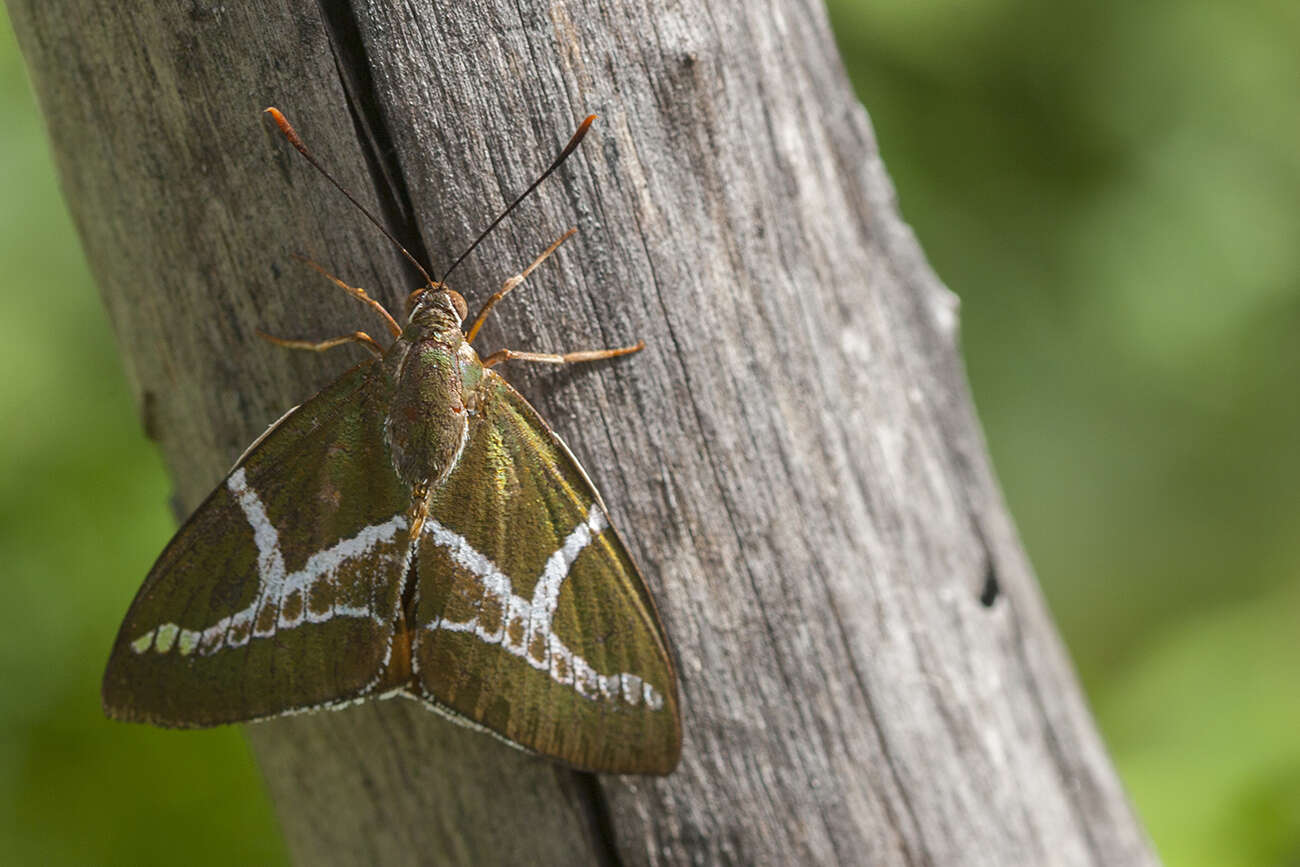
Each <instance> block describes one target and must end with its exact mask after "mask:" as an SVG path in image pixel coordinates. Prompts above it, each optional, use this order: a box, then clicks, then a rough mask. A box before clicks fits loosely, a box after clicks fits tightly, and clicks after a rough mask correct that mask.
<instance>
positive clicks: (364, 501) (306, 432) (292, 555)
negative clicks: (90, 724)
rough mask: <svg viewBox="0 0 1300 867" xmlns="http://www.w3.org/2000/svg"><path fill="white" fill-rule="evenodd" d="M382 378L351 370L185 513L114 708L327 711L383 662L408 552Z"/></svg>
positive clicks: (206, 713) (131, 639)
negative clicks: (389, 445)
mask: <svg viewBox="0 0 1300 867" xmlns="http://www.w3.org/2000/svg"><path fill="white" fill-rule="evenodd" d="M387 395H388V386H387V385H386V383H385V380H384V377H383V374H382V370H381V369H380V367H379V365H378V364H377V363H375V362H367V363H364V364H361V365H359V366H358V367H356V368H353V369H352V370H351V371H349V372H348V373H346V374H344V375H343V376H342V377H341V378H340V379H339V380H338V381H337V382H335V383H334V384H333V385H331V386H329V387H328V388H326V389H325V390H323V391H322V392H320V393H319V394H318V395H316V396H315V397H314V398H312V399H311V400H309V401H308V402H306V403H304V404H303V405H302V406H301V407H299V408H298V409H297V410H296V411H294V412H292V413H291V414H290V415H288V416H287V417H286V418H285V419H283V420H282V421H281V422H280V424H279V425H278V426H277V427H276V428H275V429H274V430H272V431H271V432H270V433H269V434H268V435H266V437H265V438H264V439H263V440H262V441H261V442H260V443H258V444H257V445H256V446H255V447H254V448H253V449H252V450H251V451H250V452H249V454H248V455H246V456H245V458H244V459H243V460H242V461H241V463H240V464H239V465H238V466H237V467H236V468H235V470H234V471H233V472H232V473H231V475H230V476H229V478H227V479H226V481H225V482H224V483H223V484H222V485H220V486H219V487H218V488H217V489H216V490H215V491H213V492H212V494H211V495H210V496H209V497H208V498H207V500H206V501H204V503H203V505H202V506H200V507H199V509H198V511H196V512H195V513H194V515H193V516H191V518H190V519H189V521H187V522H186V524H185V525H184V526H183V527H182V528H181V530H180V532H178V533H177V534H176V536H175V538H173V539H172V541H171V543H170V544H169V545H168V546H167V548H166V550H165V551H163V553H162V556H161V557H159V559H158V562H157V563H156V564H155V565H154V567H153V569H152V571H150V573H149V576H148V578H146V580H145V582H144V585H143V586H142V587H141V588H140V592H139V593H138V594H137V595H136V598H135V601H134V602H133V603H132V604H131V608H130V611H129V612H128V613H127V615H126V619H125V621H123V624H122V628H121V631H120V632H119V634H118V637H117V642H116V644H115V645H114V647H113V652H112V656H111V657H110V659H109V664H108V670H107V671H106V672H105V675H104V685H103V698H104V708H105V711H106V712H107V713H108V715H109V716H112V717H115V718H118V719H124V720H131V721H137V722H149V723H154V724H156V725H164V726H184V727H197V726H209V725H217V724H220V723H226V722H236V721H245V720H250V719H258V718H264V717H269V716H276V715H279V714H282V713H287V712H292V711H295V710H305V709H309V708H313V707H320V706H328V705H332V704H337V703H341V702H345V701H347V700H349V699H353V698H357V697H359V696H363V695H365V694H366V693H367V692H369V691H370V690H371V689H373V687H374V686H375V684H376V683H377V682H378V681H379V679H380V678H381V676H382V675H383V673H384V669H385V667H386V665H387V662H388V658H389V655H390V653H391V647H392V641H393V631H394V624H395V622H396V621H397V615H398V610H399V608H400V605H401V594H402V580H403V577H404V573H405V571H406V568H407V565H408V563H409V556H408V550H409V548H410V544H409V541H408V539H409V533H408V532H407V520H408V519H407V515H406V509H407V506H408V504H409V502H410V491H409V490H408V489H406V488H405V487H404V486H403V485H402V483H401V482H400V481H399V479H398V477H397V474H396V473H395V472H394V470H393V468H392V465H391V463H390V461H389V459H388V455H387V449H386V447H385V445H384V437H383V408H384V406H385V405H386V402H387Z"/></svg>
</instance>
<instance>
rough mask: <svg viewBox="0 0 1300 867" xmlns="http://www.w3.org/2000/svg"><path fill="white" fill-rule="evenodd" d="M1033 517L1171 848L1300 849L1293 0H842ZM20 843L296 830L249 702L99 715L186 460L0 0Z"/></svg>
mask: <svg viewBox="0 0 1300 867" xmlns="http://www.w3.org/2000/svg"><path fill="white" fill-rule="evenodd" d="M831 12H832V18H833V23H834V25H835V29H836V34H837V37H838V39H839V40H840V45H841V49H842V51H843V54H844V58H845V62H846V65H847V66H848V69H849V72H850V74H851V75H852V77H853V80H854V83H855V85H856V87H857V88H858V92H859V94H860V95H861V97H862V99H863V102H864V103H865V104H866V105H867V106H868V107H869V108H870V110H871V115H872V120H873V122H874V124H875V127H876V131H877V135H878V137H879V139H880V143H881V148H882V151H883V153H884V156H885V160H886V163H887V165H888V166H889V169H890V171H891V174H892V175H893V178H894V180H895V183H896V184H897V186H898V188H899V194H900V199H901V203H902V207H903V211H904V214H905V216H906V217H907V218H908V220H909V221H910V222H911V223H912V225H913V226H914V227H915V228H916V230H917V233H918V235H919V236H920V238H921V239H922V242H923V244H924V245H925V248H926V250H927V253H928V254H929V256H930V258H931V261H932V262H933V263H934V265H935V267H936V269H937V270H938V271H939V273H940V274H941V276H943V277H944V279H945V280H946V281H947V283H948V285H949V286H950V287H952V288H953V290H954V291H956V292H957V293H958V294H959V295H961V297H962V300H963V314H962V318H963V334H964V337H963V339H964V345H965V351H966V358H967V364H968V368H969V371H970V378H971V381H972V385H973V388H974V391H975V394H976V399H977V401H978V403H979V407H980V412H981V417H982V419H983V422H984V425H985V429H986V431H987V434H988V439H989V446H990V449H991V450H992V453H993V455H994V459H995V461H996V463H997V467H998V471H999V475H1000V477H1001V480H1002V483H1003V485H1004V487H1005V490H1006V494H1007V498H1008V500H1009V502H1010V504H1011V508H1012V511H1013V513H1014V514H1015V515H1016V516H1017V519H1018V521H1019V523H1020V527H1021V530H1022V532H1023V535H1024V539H1025V544H1026V545H1027V547H1028V549H1029V551H1030V554H1031V555H1032V557H1033V559H1034V562H1035V564H1036V566H1037V569H1038V572H1039V576H1040V578H1041V580H1042V583H1043V586H1044V589H1045V591H1046V593H1047V595H1048V597H1049V599H1050V601H1051V603H1052V607H1053V610H1054V612H1055V614H1056V617H1057V619H1058V622H1059V623H1060V625H1061V628H1062V631H1063V633H1064V636H1065V639H1066V641H1067V643H1068V644H1069V646H1070V649H1071V652H1072V653H1073V655H1074V658H1075V660H1076V663H1077V664H1078V666H1079V668H1080V671H1081V673H1082V676H1083V678H1084V681H1085V684H1086V686H1087V688H1088V691H1089V694H1090V696H1091V698H1092V701H1093V704H1094V707H1095V708H1096V710H1097V712H1098V716H1099V720H1100V723H1101V726H1102V729H1103V731H1104V733H1105V735H1106V737H1107V740H1108V743H1109V745H1110V747H1111V750H1112V752H1113V755H1114V757H1115V760H1116V762H1117V764H1118V766H1119V768H1120V772H1121V774H1122V775H1123V777H1124V779H1125V781H1126V783H1127V785H1128V786H1129V789H1130V791H1131V793H1132V795H1133V797H1134V800H1135V801H1136V803H1137V806H1138V809H1139V811H1140V812H1141V813H1142V815H1143V818H1144V819H1145V821H1146V822H1147V824H1148V827H1149V829H1150V831H1151V834H1152V836H1153V837H1154V838H1155V840H1156V843H1157V845H1158V847H1159V848H1160V850H1161V852H1162V854H1163V855H1164V856H1165V857H1166V859H1167V860H1168V861H1169V863H1171V864H1179V865H1216V867H1218V865H1235V864H1241V865H1248V864H1249V865H1261V864H1277V865H1282V864H1295V863H1297V862H1300V737H1298V736H1297V733H1300V691H1298V690H1297V685H1298V684H1300V580H1298V579H1300V533H1297V531H1296V528H1297V526H1300V495H1298V494H1297V492H1300V448H1298V447H1297V446H1300V437H1298V436H1297V433H1298V432H1300V400H1298V399H1297V389H1296V383H1297V380H1298V375H1300V341H1298V340H1297V339H1296V336H1297V334H1298V333H1300V150H1298V149H1297V142H1300V111H1297V107H1298V106H1297V102H1296V98H1295V92H1296V84H1297V82H1300V51H1297V50H1296V47H1295V46H1296V45H1300V7H1298V6H1297V5H1296V4H1295V3H1294V0H1245V2H1237V3H1233V4H1228V3H1210V2H1204V0H1200V2H1197V0H1193V2H1187V0H1151V2H1147V3H1142V4H1131V3H1122V2H1118V0H1101V2H1098V3H1079V2H1076V3H1058V4H1049V3H1030V2H1027V0H960V2H959V0H908V2H905V0H882V2H877V3H867V2H863V0H832V2H831ZM0 117H3V118H4V120H5V123H4V124H3V125H0V188H3V189H4V191H5V196H4V200H3V204H2V205H0V263H3V268H2V269H0V281H3V282H4V284H5V285H4V287H3V291H0V317H3V320H2V321H4V322H5V323H6V326H7V328H6V335H5V340H4V341H3V342H2V343H0V364H2V365H3V366H4V369H7V370H10V371H11V375H10V376H8V377H6V378H5V380H4V381H3V382H2V383H0V419H3V428H0V430H2V431H3V443H4V446H5V448H6V451H7V455H8V459H7V460H6V461H5V462H4V464H3V467H2V468H0V552H3V554H4V556H5V558H6V560H7V564H8V570H7V576H6V577H7V586H8V587H9V588H11V592H12V593H13V594H15V595H11V597H10V600H9V602H8V604H6V605H5V606H3V613H0V683H3V689H0V863H5V864H35V863H40V864H51V865H57V864H94V863H104V864H133V865H146V864H163V863H171V862H174V861H175V860H176V857H177V856H176V853H177V852H181V851H183V852H184V853H185V855H184V860H185V861H186V863H187V864H191V865H201V864H204V863H213V864H216V863H228V862H231V861H236V862H243V863H259V864H260V863H277V862H280V861H282V860H283V858H284V854H283V851H282V847H281V843H280V842H279V840H278V839H277V836H276V831H275V828H274V822H273V820H272V818H271V816H270V810H269V805H268V804H267V801H266V796H265V794H264V791H263V788H262V785H261V781H260V780H259V778H258V775H257V771H256V768H255V767H254V766H253V764H252V762H251V760H250V758H249V756H248V753H247V750H246V748H245V746H244V743H243V740H242V738H241V737H240V734H239V732H238V731H237V730H233V729H231V730H222V731H214V732H204V733H169V732H159V731H153V730H148V729H144V728H140V727H132V726H123V725H115V724H110V723H108V722H105V721H104V720H103V719H102V718H101V714H100V711H99V702H98V678H99V674H100V670H101V666H102V664H103V662H104V659H105V657H106V653H107V648H108V645H109V643H110V641H111V640H112V637H113V635H114V633H115V631H116V628H117V624H118V620H119V618H120V617H121V614H122V613H123V610H124V608H125V605H126V603H127V602H128V601H129V599H130V597H131V595H132V594H133V592H134V590H135V588H136V587H137V586H138V584H139V581H140V580H141V578H142V576H143V575H144V574H145V572H146V570H147V569H148V567H149V565H150V563H151V562H152V558H153V557H154V556H155V555H156V554H157V552H158V550H160V548H161V546H162V544H163V542H164V541H165V540H166V538H167V537H168V536H169V535H170V532H171V530H172V527H173V526H174V525H173V522H172V519H171V516H170V515H169V514H168V510H167V505H166V504H167V497H168V483H167V480H166V478H165V476H164V474H163V471H162V469H161V467H160V465H159V461H158V458H157V455H156V453H155V452H154V450H153V449H152V447H151V446H150V445H149V444H148V443H147V442H146V441H145V439H144V438H143V436H142V434H141V432H140V427H139V424H138V421H137V419H136V418H135V416H134V414H133V411H132V401H131V397H130V394H129V392H128V390H127V388H126V385H125V382H124V381H123V377H122V373H121V367H120V364H119V362H118V361H117V355H116V350H115V347H114V345H113V341H112V338H111V336H110V332H109V329H108V326H107V322H106V320H105V316H104V314H103V311H102V308H101V307H100V305H99V302H98V298H97V296H96V292H95V289H94V287H93V284H92V283H91V280H90V277H89V275H88V273H87V271H86V267H85V263H84V260H83V259H82V257H81V254H80V251H79V247H78V244H77V240H76V237H75V235H74V233H73V231H72V227H71V225H70V222H69V220H68V217H67V215H66V212H65V210H64V207H63V204H62V201H61V199H60V196H59V193H58V189H57V186H56V183H55V181H54V177H53V171H52V168H51V165H50V160H49V156H48V153H47V148H46V143H45V140H44V133H43V130H42V129H41V126H40V122H39V120H38V116H37V113H36V109H35V106H34V105H33V103H32V98H31V95H30V90H29V87H28V85H27V82H26V80H25V77H24V74H23V70H22V64H21V60H20V58H19V56H18V54H17V51H16V48H15V46H14V44H13V40H12V34H11V33H10V31H9V28H8V26H7V21H6V22H3V23H0Z"/></svg>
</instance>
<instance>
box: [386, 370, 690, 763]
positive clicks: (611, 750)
mask: <svg viewBox="0 0 1300 867" xmlns="http://www.w3.org/2000/svg"><path fill="white" fill-rule="evenodd" d="M479 395H480V400H481V402H480V405H479V407H478V410H477V412H476V414H475V416H474V418H473V419H472V421H471V423H470V429H469V437H468V441H467V444H466V446H465V450H464V453H463V454H462V456H461V459H460V462H459V464H458V465H457V467H456V469H455V470H454V471H453V472H452V474H451V476H450V477H449V478H448V480H447V482H446V483H445V484H444V485H443V486H442V488H441V489H440V490H439V491H438V493H437V494H436V496H435V498H434V500H433V502H432V505H431V509H430V514H429V521H428V522H426V525H425V529H424V532H423V533H422V535H421V540H420V544H419V551H418V556H417V563H418V566H417V568H418V576H419V584H418V593H419V596H418V601H417V604H416V607H415V614H416V616H415V618H414V623H413V625H412V633H413V637H412V642H413V651H412V655H413V662H414V665H415V668H416V685H417V688H418V689H419V690H420V691H421V692H422V694H423V697H424V698H425V699H426V700H428V701H430V702H431V703H434V704H436V705H437V706H438V707H439V708H440V709H443V710H447V711H450V712H452V713H453V714H455V715H457V716H460V717H462V718H464V719H467V720H469V721H472V722H474V723H477V724H479V725H482V726H486V727H487V728H489V729H491V730H493V731H494V732H497V733H498V734H500V735H503V736H504V737H506V738H507V739H508V740H510V741H513V742H514V743H516V744H518V745H520V746H522V747H524V748H526V749H529V750H532V751H535V752H538V753H541V754H544V755H547V756H550V757H553V758H557V759H560V760H562V761H565V762H567V763H569V764H571V765H574V766H576V767H579V768H583V769H587V770H593V771H600V772H606V773H668V772H669V771H671V770H672V769H673V768H674V767H675V766H676V764H677V761H678V758H679V756H680V753H681V723H680V719H679V714H678V698H677V682H676V675H675V672H674V670H673V665H672V661H671V658H670V655H669V652H668V643H667V640H666V638H665V635H664V630H663V627H662V625H661V624H660V622H659V618H658V615H657V613H656V611H655V607H654V602H653V601H652V599H651V598H650V594H649V592H648V591H647V589H646V587H645V583H644V582H643V580H642V579H641V576H640V575H639V574H638V572H637V569H636V566H635V565H634V564H633V563H632V560H631V558H630V557H629V556H628V554H627V552H626V551H625V550H624V548H623V544H622V542H620V541H619V538H618V536H617V535H616V534H615V533H614V530H613V529H612V528H610V527H609V521H608V517H607V515H606V514H605V510H604V507H603V505H602V504H601V502H600V499H599V496H598V495H597V493H596V490H595V488H594V487H592V484H591V482H590V481H589V480H588V479H587V477H586V475H585V474H584V473H583V471H582V468H581V467H580V466H579V465H578V463H577V461H576V460H575V459H574V458H573V456H572V455H571V454H570V453H569V451H568V449H567V448H565V447H564V445H563V443H561V442H560V441H559V439H558V438H557V437H556V436H555V435H554V434H553V433H551V432H550V430H549V429H548V428H547V427H546V426H545V424H544V423H543V422H542V420H541V419H540V418H539V417H538V415H537V413H536V411H534V410H533V408H532V407H531V406H529V405H528V403H527V402H526V401H525V400H524V399H523V398H522V397H521V396H520V395H519V394H518V393H517V392H516V391H515V390H514V389H512V388H511V387H510V386H509V385H508V384H507V383H506V382H505V381H504V380H503V379H501V378H500V377H499V376H497V375H496V374H494V373H492V372H491V371H487V372H486V374H485V377H484V380H483V383H482V385H481V386H480V389H479Z"/></svg>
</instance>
